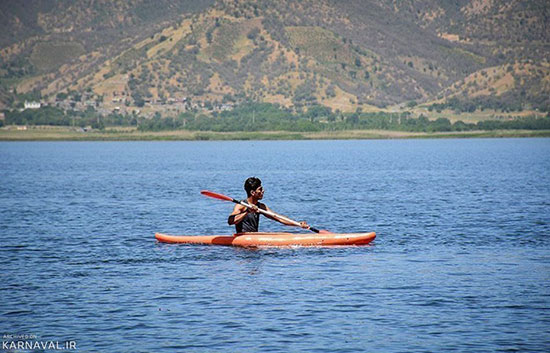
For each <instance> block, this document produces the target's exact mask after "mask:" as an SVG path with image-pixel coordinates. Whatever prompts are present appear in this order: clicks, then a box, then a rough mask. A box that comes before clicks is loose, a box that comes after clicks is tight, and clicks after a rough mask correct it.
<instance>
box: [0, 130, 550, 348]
mask: <svg viewBox="0 0 550 353" xmlns="http://www.w3.org/2000/svg"><path fill="white" fill-rule="evenodd" d="M249 176H257V177H259V178H261V179H262V181H263V185H264V187H265V189H266V193H265V198H264V201H265V203H266V204H268V205H269V206H270V207H271V208H272V209H273V210H275V211H277V212H280V213H282V214H285V215H287V216H289V217H291V218H294V219H297V220H307V221H308V222H309V223H310V224H311V225H313V226H315V227H318V228H324V229H329V230H331V231H335V232H364V231H376V233H377V238H376V240H375V241H374V243H372V245H370V246H364V247H342V248H286V249H275V248H268V249H258V250H247V249H240V248H231V247H215V246H188V245H169V244H160V243H157V242H156V241H155V239H154V233H155V232H165V233H171V234H198V235H203V234H230V233H231V232H232V230H233V228H231V227H229V226H228V225H227V223H226V220H227V216H228V214H229V213H230V212H231V210H232V207H233V205H232V204H231V203H227V202H222V201H216V200H213V199H208V198H205V197H203V196H201V195H200V193H199V191H200V190H201V189H210V190H213V191H217V192H222V193H224V194H227V195H230V196H232V197H236V198H244V197H245V195H244V191H243V189H242V184H243V182H244V180H245V179H246V178H247V177H249ZM260 227H261V230H265V231H268V230H286V231H289V230H293V231H299V230H298V229H294V228H288V227H285V226H283V225H281V224H278V223H275V222H273V221H270V220H267V219H265V218H264V219H262V220H261V224H260ZM0 231H1V236H2V246H1V247H0V264H1V271H0V298H1V300H0V314H1V320H0V334H2V335H3V341H6V340H9V337H12V336H9V335H32V336H34V338H32V340H34V341H46V340H55V341H60V342H64V341H76V344H77V351H78V352H176V351H178V352H180V351H185V352H496V351H508V352H509V351H519V352H548V351H549V349H550V281H549V280H550V139H465V140H451V139H448V140H374V141H272V142H260V141H241V142H113V143H111V142H28V143H27V142H25V143H22V142H21V143H7V142H3V143H0ZM6 335H8V336H6ZM5 337H8V338H5ZM12 339H13V338H12Z"/></svg>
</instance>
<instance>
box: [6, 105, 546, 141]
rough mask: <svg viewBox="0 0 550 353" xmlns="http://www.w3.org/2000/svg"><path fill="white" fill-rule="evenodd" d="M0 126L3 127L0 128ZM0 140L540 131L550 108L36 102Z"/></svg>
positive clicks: (9, 119)
mask: <svg viewBox="0 0 550 353" xmlns="http://www.w3.org/2000/svg"><path fill="white" fill-rule="evenodd" d="M2 126H3V127H2ZM0 127H2V129H1V131H0V139H3V140H17V139H30V140H32V139H38V140H40V139H45V140H48V139H57V140H60V139H65V138H66V139H69V140H81V139H90V140H93V139H99V140H102V139H105V140H124V139H128V140H130V139H137V140H141V139H184V140H201V139H250V138H255V139H300V138H403V137H407V138H410V137H441V136H451V137H454V136H457V137H474V136H495V137H496V136H541V135H543V136H546V135H547V132H546V131H547V130H549V131H550V114H546V116H540V115H538V116H537V115H530V116H523V117H520V116H516V117H510V116H507V117H500V118H498V119H489V120H481V121H477V122H475V123H473V122H464V121H462V120H456V119H454V122H451V120H450V119H448V118H444V117H439V118H437V119H428V117H426V116H425V115H422V114H421V115H420V116H414V115H413V114H412V113H410V112H408V111H405V112H399V113H388V112H383V111H380V112H361V111H357V112H354V113H342V112H339V111H336V112H333V111H332V110H331V109H329V108H327V107H323V106H312V107H309V109H308V110H307V111H301V112H296V111H293V110H290V109H287V108H284V107H281V106H279V105H276V104H269V103H249V104H243V105H240V106H237V107H236V108H234V109H233V110H230V111H223V112H220V113H214V114H210V115H206V114H202V113H198V112H185V113H182V114H179V115H177V116H162V115H161V114H160V113H156V114H155V115H154V116H153V117H150V118H146V117H143V116H140V115H137V114H120V113H116V112H113V113H111V114H108V115H104V116H102V115H99V114H98V113H97V112H96V111H95V110H94V109H93V108H92V107H90V108H89V109H87V110H85V111H73V110H63V109H60V108H57V107H49V106H46V107H41V108H40V109H26V110H22V111H18V110H14V111H5V112H4V119H3V120H0Z"/></svg>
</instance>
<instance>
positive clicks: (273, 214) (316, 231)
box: [231, 199, 319, 233]
mask: <svg viewBox="0 0 550 353" xmlns="http://www.w3.org/2000/svg"><path fill="white" fill-rule="evenodd" d="M231 201H233V202H235V203H238V204H239V205H243V206H244V207H246V208H250V209H252V208H253V207H252V205H250V204H248V203H246V202H244V201H238V200H235V199H233V200H231ZM258 212H260V213H262V214H264V215H266V216H271V217H274V218H279V219H282V220H283V221H285V222H288V223H291V224H292V225H293V226H296V227H301V226H302V225H301V224H300V222H296V221H295V220H293V219H290V218H288V217H285V216H281V215H279V214H276V213H273V212H269V211H266V210H263V209H261V208H259V207H258ZM309 230H311V231H313V232H315V233H319V230H318V229H316V228H313V227H311V226H310V227H309Z"/></svg>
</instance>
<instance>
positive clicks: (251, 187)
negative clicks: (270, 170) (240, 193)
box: [244, 177, 264, 200]
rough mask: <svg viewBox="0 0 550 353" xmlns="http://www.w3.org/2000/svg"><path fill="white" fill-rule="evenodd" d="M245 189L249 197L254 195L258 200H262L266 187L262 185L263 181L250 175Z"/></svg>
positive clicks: (245, 183)
mask: <svg viewBox="0 0 550 353" xmlns="http://www.w3.org/2000/svg"><path fill="white" fill-rule="evenodd" d="M244 189H245V190H246V195H247V196H248V197H251V196H252V197H254V198H255V199H257V200H261V199H262V198H263V197H264V188H263V187H262V181H261V180H260V179H258V178H256V177H250V178H248V179H246V181H245V182H244Z"/></svg>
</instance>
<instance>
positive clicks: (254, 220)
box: [227, 177, 309, 233]
mask: <svg viewBox="0 0 550 353" xmlns="http://www.w3.org/2000/svg"><path fill="white" fill-rule="evenodd" d="M244 189H245V190H246V195H247V196H248V198H247V199H246V200H243V201H244V202H246V203H248V204H249V205H252V208H251V209H250V208H247V207H245V206H243V205H241V204H236V205H235V208H233V212H232V213H231V215H229V218H228V219H227V223H229V225H233V224H234V225H235V228H236V232H237V233H243V232H257V231H258V227H259V225H260V213H258V208H261V209H262V210H265V211H268V212H272V213H274V212H273V211H271V210H270V209H269V207H267V205H266V204H264V203H261V202H260V200H261V199H263V197H264V188H263V186H262V181H261V180H260V179H258V178H255V177H250V178H248V179H246V181H245V182H244ZM266 217H267V218H270V219H272V220H274V221H277V222H280V223H282V224H284V225H287V226H293V225H294V224H292V223H289V222H288V221H287V220H285V219H283V218H278V217H277V216H275V217H271V216H267V215H266ZM300 227H302V228H304V229H309V225H308V224H307V223H306V222H300Z"/></svg>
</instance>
